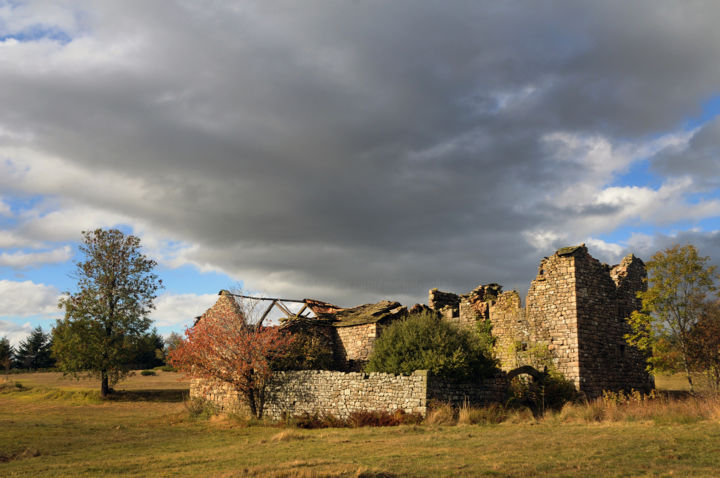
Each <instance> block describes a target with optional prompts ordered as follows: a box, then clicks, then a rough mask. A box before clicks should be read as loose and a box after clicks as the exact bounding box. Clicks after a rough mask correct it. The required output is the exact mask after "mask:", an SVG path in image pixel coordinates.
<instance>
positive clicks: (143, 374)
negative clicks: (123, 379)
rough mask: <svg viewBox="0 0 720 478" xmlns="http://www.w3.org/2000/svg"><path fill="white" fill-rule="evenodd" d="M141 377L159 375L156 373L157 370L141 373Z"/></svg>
mask: <svg viewBox="0 0 720 478" xmlns="http://www.w3.org/2000/svg"><path fill="white" fill-rule="evenodd" d="M140 375H142V376H143V377H147V376H148V375H157V374H156V373H155V370H143V371H142V372H140Z"/></svg>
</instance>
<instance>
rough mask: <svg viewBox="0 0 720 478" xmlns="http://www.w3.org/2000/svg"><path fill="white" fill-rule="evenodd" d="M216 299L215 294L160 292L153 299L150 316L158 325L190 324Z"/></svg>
mask: <svg viewBox="0 0 720 478" xmlns="http://www.w3.org/2000/svg"><path fill="white" fill-rule="evenodd" d="M217 299H218V295H217V294H171V293H166V294H162V295H161V296H159V297H158V298H157V300H156V301H155V310H154V311H153V313H152V315H151V318H152V319H153V320H154V321H155V323H156V325H158V326H161V327H163V326H172V325H190V324H192V319H194V318H195V317H197V316H199V315H202V314H203V313H204V312H205V311H206V310H207V309H209V308H210V307H211V306H212V305H213V304H214V303H215V302H216V301H217Z"/></svg>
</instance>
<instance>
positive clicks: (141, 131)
mask: <svg viewBox="0 0 720 478" xmlns="http://www.w3.org/2000/svg"><path fill="white" fill-rule="evenodd" d="M70 5H71V7H68V8H75V9H77V15H76V16H75V17H74V18H77V19H79V20H78V22H80V23H78V24H77V25H75V26H74V27H67V28H68V30H73V29H74V31H68V32H66V33H67V34H68V35H69V36H70V37H71V38H73V41H71V42H70V43H69V44H68V45H65V46H63V47H62V48H63V49H65V51H71V50H72V48H78V50H79V51H80V52H81V53H78V55H79V58H78V56H73V55H70V54H66V55H65V56H63V53H62V52H59V53H55V54H52V55H50V57H51V58H49V59H48V60H53V61H48V63H47V65H42V66H40V65H30V66H27V67H24V68H21V67H14V68H2V69H0V83H2V88H0V104H2V105H3V108H2V110H0V126H3V127H5V128H6V129H8V130H12V131H19V132H23V133H29V134H30V135H31V137H32V139H31V140H17V142H19V143H21V144H23V145H26V146H27V145H28V144H30V146H31V147H32V148H33V149H34V150H36V151H42V152H45V153H47V154H51V155H53V156H57V157H61V158H63V159H64V160H65V161H68V162H70V163H72V164H73V165H75V166H77V167H80V168H84V169H88V170H91V171H105V172H114V173H117V174H121V175H123V176H124V177H130V178H138V179H139V180H141V181H143V182H144V183H145V184H149V185H152V189H153V192H152V195H151V197H152V199H151V200H148V201H145V202H138V201H135V202H130V201H125V200H122V199H119V198H118V197H117V196H105V195H98V194H96V193H95V192H88V191H87V190H85V189H84V188H82V187H78V188H77V189H76V190H67V191H63V192H62V193H61V196H62V197H63V198H64V200H67V201H79V202H82V203H86V204H91V205H95V206H97V207H101V208H103V209H106V210H112V211H115V212H117V213H119V214H123V215H127V216H129V217H137V218H139V219H142V220H145V221H148V222H151V223H152V224H154V225H156V226H157V227H159V228H162V230H164V231H169V234H171V236H172V238H174V239H179V240H184V241H187V242H189V243H192V244H196V245H198V246H199V247H198V248H197V249H195V250H194V251H193V252H190V253H188V254H187V258H188V259H190V260H193V261H195V262H197V263H198V264H205V265H209V266H213V267H218V268H222V269H223V270H225V271H228V272H230V273H232V274H234V275H236V276H237V277H240V278H245V279H247V280H248V281H249V282H250V284H251V285H252V284H253V283H255V284H260V285H261V286H262V287H264V288H267V289H272V288H275V289H278V290H285V291H302V290H309V291H311V292H312V293H313V294H316V295H321V296H323V295H324V296H325V298H328V299H332V300H339V301H346V303H347V302H352V301H360V300H370V299H373V298H378V297H381V296H384V295H403V296H406V297H419V296H422V295H424V293H425V291H426V289H427V288H429V287H431V286H435V285H439V286H444V287H449V288H455V289H459V290H469V289H471V288H472V287H474V286H475V285H476V284H477V283H479V282H490V281H496V282H501V283H503V284H505V285H506V286H508V287H518V288H523V287H526V286H527V282H529V280H530V279H531V278H532V277H533V275H534V272H535V267H536V264H537V262H538V261H539V259H540V257H539V254H538V252H537V251H536V250H535V249H533V247H532V246H531V245H530V244H528V239H527V237H526V236H525V235H524V233H525V232H526V231H531V230H534V229H549V230H551V229H553V227H555V226H557V224H564V222H563V221H564V220H565V219H566V218H567V216H568V215H569V214H575V215H578V214H579V213H578V209H577V208H575V206H576V205H574V204H556V203H554V201H553V197H554V194H555V193H557V192H558V191H562V190H565V189H567V188H572V187H573V186H574V185H576V184H582V183H583V182H586V181H588V180H589V179H590V178H591V177H592V176H593V175H595V174H596V172H595V171H593V170H592V169H589V168H587V167H585V166H583V165H582V164H572V163H568V162H567V161H558V160H557V158H556V157H554V156H553V154H552V151H551V152H550V153H548V150H547V145H546V143H545V141H544V138H545V137H546V135H548V134H552V133H555V132H567V133H569V134H573V135H603V136H604V137H607V138H609V140H611V141H612V140H614V139H617V140H622V141H642V140H643V139H645V138H646V137H648V135H657V134H661V133H665V132H667V131H669V130H671V129H673V128H675V127H677V126H678V125H679V124H680V123H681V122H682V120H683V119H684V118H686V117H688V116H691V115H693V114H695V113H697V112H698V111H699V110H700V108H701V105H702V103H703V101H705V100H706V99H707V98H708V97H709V96H710V95H712V94H713V93H716V91H717V85H718V84H719V82H720V47H718V45H720V30H718V29H717V28H716V24H715V19H716V18H717V14H718V13H720V8H719V7H717V6H716V5H715V4H712V3H690V4H682V5H680V4H675V3H672V2H649V1H648V2H633V3H631V4H629V5H628V4H626V2H602V3H601V2H593V3H590V2H587V3H585V2H580V3H578V2H544V3H543V4H536V5H534V7H529V6H528V5H527V4H521V3H516V2H450V3H446V2H443V3H440V2H437V3H434V2H405V1H394V2H369V1H357V2H319V1H318V2H301V3H299V2H258V3H251V2H243V3H241V4H239V5H240V6H238V7H237V8H232V7H229V6H227V5H226V4H224V3H222V2H202V3H201V2H157V3H155V2H123V3H122V4H102V5H99V4H96V3H89V4H86V5H84V6H82V5H81V6H74V4H70ZM90 40H95V41H97V43H96V44H93V43H92V41H90ZM83 42H88V45H86V46H85V48H87V49H88V50H89V53H88V59H87V61H86V60H85V59H84V58H83V57H82V51H83V50H82V49H81V47H82V46H83V45H85V44H84V43H83ZM98 45H100V46H103V47H107V49H106V50H105V49H100V48H99V47H98ZM93 55H95V56H93ZM28 141H29V143H28ZM698 141H699V140H698ZM8 143H10V140H8ZM701 162H702V161H701V160H698V164H700V163H701ZM109 187H111V186H109ZM58 194H60V193H58ZM582 207H584V208H585V209H584V210H582V211H584V212H583V214H586V213H592V214H597V215H610V214H612V213H613V212H614V211H615V207H614V206H610V205H585V206H582ZM573 208H575V209H573ZM558 216H563V220H560V221H559V220H558ZM565 232H568V237H569V238H570V239H572V240H578V241H579V240H581V239H583V238H584V234H585V232H582V231H578V232H573V231H572V230H570V231H565ZM551 252H552V251H550V250H548V251H546V252H545V254H549V253H551ZM283 281H286V283H283ZM308 295H309V294H308Z"/></svg>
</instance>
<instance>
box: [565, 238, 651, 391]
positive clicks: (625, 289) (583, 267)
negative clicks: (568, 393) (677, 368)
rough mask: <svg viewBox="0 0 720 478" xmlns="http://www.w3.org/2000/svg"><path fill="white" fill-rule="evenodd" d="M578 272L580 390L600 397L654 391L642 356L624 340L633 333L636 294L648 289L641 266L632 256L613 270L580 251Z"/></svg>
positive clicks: (577, 255)
mask: <svg viewBox="0 0 720 478" xmlns="http://www.w3.org/2000/svg"><path fill="white" fill-rule="evenodd" d="M575 267H576V288H577V295H578V311H577V314H578V316H577V317H578V318H577V320H578V341H579V352H580V353H579V359H580V369H581V383H580V390H581V391H583V392H585V394H586V395H587V396H588V397H597V396H599V395H601V394H602V391H603V390H621V389H630V388H635V389H639V390H648V389H650V388H652V381H651V379H650V377H649V375H648V374H647V373H646V372H645V367H644V360H643V357H642V354H641V353H640V351H639V350H637V349H636V348H635V347H631V346H629V345H627V343H626V341H625V338H624V335H625V334H626V333H628V332H630V327H629V325H628V323H627V320H626V317H627V316H628V315H629V314H630V313H631V312H632V310H633V309H634V308H635V307H636V306H638V305H639V304H637V303H636V300H637V299H636V297H635V294H636V293H637V291H638V290H642V288H643V287H644V284H643V282H642V278H643V277H644V275H645V267H644V265H643V264H642V261H640V259H638V258H636V257H634V256H628V257H626V258H625V259H623V262H622V263H621V264H620V265H618V266H616V267H615V268H613V269H611V268H610V267H609V266H607V265H606V264H602V263H600V261H598V260H597V259H594V258H593V257H591V256H590V255H589V254H588V253H587V249H585V248H582V249H580V250H578V252H577V253H576V254H575Z"/></svg>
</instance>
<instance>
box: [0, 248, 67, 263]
mask: <svg viewBox="0 0 720 478" xmlns="http://www.w3.org/2000/svg"><path fill="white" fill-rule="evenodd" d="M71 258H72V249H71V248H70V246H64V247H60V248H58V249H54V250H52V251H46V252H22V251H17V252H3V253H2V254H0V266H5V267H13V268H23V267H29V266H37V265H43V264H56V263H58V262H66V261H69V260H70V259H71Z"/></svg>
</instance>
